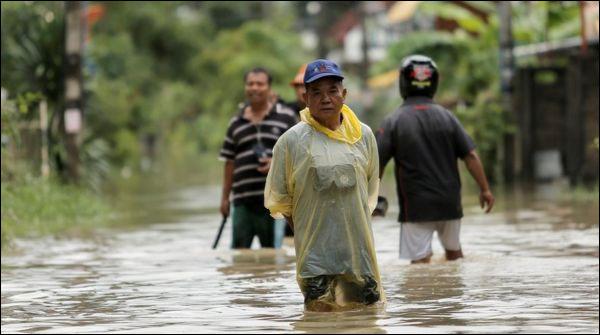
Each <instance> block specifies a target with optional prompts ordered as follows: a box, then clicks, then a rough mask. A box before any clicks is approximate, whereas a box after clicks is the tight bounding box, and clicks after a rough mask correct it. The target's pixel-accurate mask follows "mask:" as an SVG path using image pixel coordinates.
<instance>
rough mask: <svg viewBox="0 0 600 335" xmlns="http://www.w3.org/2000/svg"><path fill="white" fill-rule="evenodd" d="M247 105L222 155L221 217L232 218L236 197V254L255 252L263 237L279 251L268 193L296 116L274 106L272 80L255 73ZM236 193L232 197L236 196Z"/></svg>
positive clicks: (233, 121)
mask: <svg viewBox="0 0 600 335" xmlns="http://www.w3.org/2000/svg"><path fill="white" fill-rule="evenodd" d="M244 81H245V94H246V98H247V100H248V104H247V105H244V106H242V107H241V109H240V112H239V114H238V115H236V116H234V117H233V118H232V119H231V121H230V122H229V127H228V129H227V135H226V136H225V140H224V142H223V147H222V148H221V152H220V154H219V156H220V158H221V159H222V160H224V161H225V178H224V180H223V194H222V198H221V214H222V215H223V216H228V215H229V209H230V205H231V201H230V195H231V193H233V197H232V200H233V215H232V221H233V239H232V247H233V248H250V246H251V245H252V240H253V239H254V236H255V235H258V238H259V240H260V245H261V247H263V248H273V247H274V230H275V227H274V221H273V218H272V217H271V216H270V215H269V211H268V210H267V209H266V208H265V207H264V189H265V181H266V179H267V173H268V172H269V168H270V166H271V156H272V154H273V152H272V149H273V146H274V145H275V142H277V139H278V138H279V136H281V134H283V133H284V132H285V131H286V130H288V129H289V128H290V127H292V126H294V125H295V124H296V122H297V119H296V117H295V113H294V112H293V111H292V110H290V109H289V108H287V107H284V106H283V105H281V104H278V103H272V102H270V99H269V97H270V93H271V92H270V91H271V75H270V74H269V73H268V72H267V70H265V69H263V68H256V69H253V70H251V71H249V72H248V73H246V75H245V76H244ZM232 191H233V192H232Z"/></svg>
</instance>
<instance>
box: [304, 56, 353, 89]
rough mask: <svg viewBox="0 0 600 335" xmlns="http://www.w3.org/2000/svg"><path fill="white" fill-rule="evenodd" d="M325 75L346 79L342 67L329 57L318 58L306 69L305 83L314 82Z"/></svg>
mask: <svg viewBox="0 0 600 335" xmlns="http://www.w3.org/2000/svg"><path fill="white" fill-rule="evenodd" d="M324 77H338V78H340V79H344V76H343V75H342V70H340V67H339V66H338V65H337V64H336V63H334V62H332V61H330V60H328V59H317V60H314V61H312V62H310V63H308V65H307V66H306V71H304V84H308V83H312V82H313V81H315V80H318V79H321V78H324Z"/></svg>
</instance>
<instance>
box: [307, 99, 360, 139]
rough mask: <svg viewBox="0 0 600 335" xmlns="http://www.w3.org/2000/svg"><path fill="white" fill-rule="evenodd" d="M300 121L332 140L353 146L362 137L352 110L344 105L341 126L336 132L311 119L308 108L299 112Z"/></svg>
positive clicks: (358, 121) (358, 122)
mask: <svg viewBox="0 0 600 335" xmlns="http://www.w3.org/2000/svg"><path fill="white" fill-rule="evenodd" d="M300 119H301V120H302V121H304V122H306V123H308V124H309V125H310V126H312V127H313V128H314V129H315V130H317V131H320V132H321V133H323V134H325V135H327V137H329V138H331V139H334V140H338V141H342V142H346V143H350V144H354V143H356V142H357V141H358V140H360V138H361V137H362V127H361V125H360V120H359V119H358V117H356V114H354V112H353V111H352V109H350V107H348V106H347V105H345V104H344V105H343V106H342V124H341V125H340V127H339V128H338V129H336V130H331V129H329V128H327V127H325V126H323V125H322V124H320V123H319V122H318V121H317V120H316V119H315V118H313V117H312V115H311V114H310V111H309V109H308V107H306V108H305V109H303V110H302V111H300Z"/></svg>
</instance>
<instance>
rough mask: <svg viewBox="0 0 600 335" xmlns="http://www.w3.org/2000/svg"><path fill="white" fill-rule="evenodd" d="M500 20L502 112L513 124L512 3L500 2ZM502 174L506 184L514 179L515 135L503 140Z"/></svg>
mask: <svg viewBox="0 0 600 335" xmlns="http://www.w3.org/2000/svg"><path fill="white" fill-rule="evenodd" d="M497 8H498V18H499V20H498V21H499V23H500V27H499V30H500V36H499V37H500V57H499V61H500V94H501V99H502V110H503V112H504V117H505V118H504V120H505V122H506V123H507V124H513V123H514V120H515V115H514V111H513V105H512V91H513V83H512V82H513V76H514V59H513V37H512V13H511V2H510V1H498V2H497ZM503 142H504V143H503V149H502V150H501V152H502V156H503V159H502V162H503V168H502V170H503V171H502V172H503V175H504V181H505V182H508V183H510V182H512V181H513V179H514V157H515V140H514V135H513V134H505V135H504V138H503Z"/></svg>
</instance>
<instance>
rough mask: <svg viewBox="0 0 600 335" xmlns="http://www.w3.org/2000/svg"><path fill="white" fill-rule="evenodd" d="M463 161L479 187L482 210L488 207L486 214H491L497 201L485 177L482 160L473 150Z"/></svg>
mask: <svg viewBox="0 0 600 335" xmlns="http://www.w3.org/2000/svg"><path fill="white" fill-rule="evenodd" d="M463 160H464V161H465V165H466V166H467V169H468V170H469V173H470V174H471V176H473V179H475V181H476V182H477V185H479V189H480V193H479V204H480V205H481V208H484V205H487V209H486V210H485V212H486V213H489V212H490V211H491V210H492V207H494V201H495V199H494V195H493V194H492V191H491V190H490V186H489V184H488V181H487V178H486V176H485V172H484V170H483V164H481V160H480V159H479V156H478V155H477V153H476V152H475V150H471V151H470V152H469V153H468V154H467V155H466V156H465V157H463Z"/></svg>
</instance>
